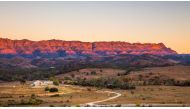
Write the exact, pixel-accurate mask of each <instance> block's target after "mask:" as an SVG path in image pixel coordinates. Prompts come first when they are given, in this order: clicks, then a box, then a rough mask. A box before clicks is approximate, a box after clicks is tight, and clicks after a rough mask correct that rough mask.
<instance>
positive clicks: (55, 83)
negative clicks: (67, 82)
mask: <svg viewBox="0 0 190 109" xmlns="http://www.w3.org/2000/svg"><path fill="white" fill-rule="evenodd" d="M49 80H50V81H53V84H54V85H56V86H58V85H59V80H58V79H57V78H55V77H50V78H49Z"/></svg>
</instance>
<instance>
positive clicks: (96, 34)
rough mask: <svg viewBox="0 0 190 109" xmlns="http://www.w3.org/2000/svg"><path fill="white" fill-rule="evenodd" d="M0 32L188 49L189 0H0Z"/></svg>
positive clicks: (5, 35) (12, 36)
mask: <svg viewBox="0 0 190 109" xmlns="http://www.w3.org/2000/svg"><path fill="white" fill-rule="evenodd" d="M0 37H3V38H10V39H29V40H35V41H38V40H50V39H60V40H69V41H70V40H79V41H90V42H93V41H126V42H131V43H135V42H140V43H160V42H162V43H164V44H165V45H166V46H167V47H170V48H172V49H173V50H176V51H177V52H178V53H188V54H190V1H184V2H177V1H175V2H172V1H158V2H156V1H152V2H151V1H147V2H142V1H141V2H130V1H120V2H108V1H107V2H103V1H95V2H92V1H91V2H86V1H85V2H74V1H73V2H66V1H59V2H50V1H46V2H39V1H38V2H35V1H33V2H29V1H28V2H27V1H25V2H24V1H22V2H11V1H10V2H8V1H0Z"/></svg>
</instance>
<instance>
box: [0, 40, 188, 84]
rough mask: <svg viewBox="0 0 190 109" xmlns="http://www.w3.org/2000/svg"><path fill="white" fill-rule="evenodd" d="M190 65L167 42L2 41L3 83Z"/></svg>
mask: <svg viewBox="0 0 190 109" xmlns="http://www.w3.org/2000/svg"><path fill="white" fill-rule="evenodd" d="M176 64H183V65H190V55H189V54H178V53H177V52H176V51H174V50H172V49H170V48H168V47H166V46H165V45H164V44H163V43H157V44H155V43H143V44H141V43H128V42H119V41H117V42H81V41H62V40H55V39H54V40H43V41H30V40H27V39H24V40H11V39H5V38H0V80H5V81H14V80H19V79H27V80H34V79H43V78H48V77H50V76H54V75H57V74H63V73H68V72H70V71H74V70H79V69H81V68H89V67H93V68H119V69H127V68H131V67H132V68H135V69H136V68H137V69H138V68H143V67H156V66H171V65H176Z"/></svg>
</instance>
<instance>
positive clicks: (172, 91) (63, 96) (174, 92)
mask: <svg viewBox="0 0 190 109" xmlns="http://www.w3.org/2000/svg"><path fill="white" fill-rule="evenodd" d="M27 83H28V82H27ZM57 88H58V89H59V92H54V93H50V92H45V91H44V87H41V88H31V87H30V86H29V84H25V85H21V84H19V83H17V82H11V83H0V89H1V90H0V105H1V106H89V105H91V106H189V104H190V99H189V98H190V93H189V92H190V87H178V86H155V85H154V86H137V88H136V89H134V90H110V89H99V88H92V87H80V86H70V85H60V86H57ZM32 94H35V96H36V99H38V100H42V101H43V102H41V103H39V104H22V102H23V101H28V100H30V98H31V95H32ZM110 98H111V99H110Z"/></svg>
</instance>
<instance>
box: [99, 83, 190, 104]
mask: <svg viewBox="0 0 190 109" xmlns="http://www.w3.org/2000/svg"><path fill="white" fill-rule="evenodd" d="M116 91H117V92H120V93H121V94H122V96H121V97H118V98H116V99H114V100H111V101H107V102H103V103H101V104H141V103H149V104H151V103H153V104H190V99H189V98H190V87H176V86H138V87H137V88H136V89H135V90H116Z"/></svg>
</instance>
